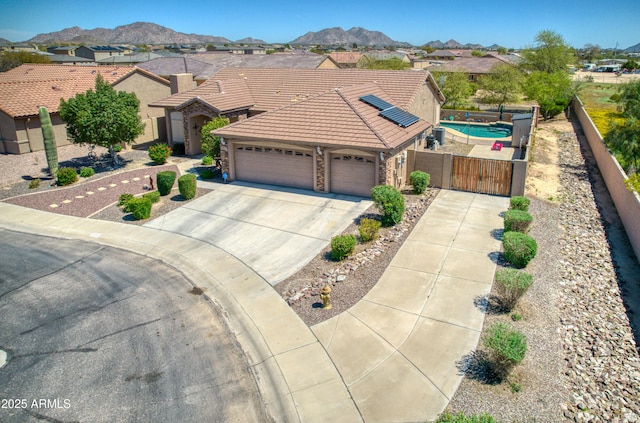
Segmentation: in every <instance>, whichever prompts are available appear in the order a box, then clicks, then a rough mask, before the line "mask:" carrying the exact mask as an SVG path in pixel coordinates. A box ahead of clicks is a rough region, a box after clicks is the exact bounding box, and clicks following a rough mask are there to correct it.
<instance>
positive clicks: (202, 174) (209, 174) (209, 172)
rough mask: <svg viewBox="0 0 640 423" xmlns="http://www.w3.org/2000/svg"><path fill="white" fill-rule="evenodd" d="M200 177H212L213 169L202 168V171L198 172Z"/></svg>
mask: <svg viewBox="0 0 640 423" xmlns="http://www.w3.org/2000/svg"><path fill="white" fill-rule="evenodd" d="M200 177H201V178H202V179H213V170H211V169H204V170H203V171H201V172H200Z"/></svg>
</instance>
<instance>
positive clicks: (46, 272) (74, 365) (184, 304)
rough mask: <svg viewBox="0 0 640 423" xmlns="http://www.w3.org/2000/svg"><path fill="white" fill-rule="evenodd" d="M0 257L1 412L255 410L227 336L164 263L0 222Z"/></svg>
mask: <svg viewBox="0 0 640 423" xmlns="http://www.w3.org/2000/svg"><path fill="white" fill-rule="evenodd" d="M0 263H1V265H0V316H1V317H0V326H1V327H2V330H0V349H2V350H4V351H6V352H7V359H8V361H7V363H6V365H5V366H4V367H2V368H0V379H1V380H2V384H1V386H0V398H2V399H3V400H8V399H10V400H13V401H12V402H11V403H3V406H2V408H0V421H13V422H17V421H33V418H34V417H35V418H37V419H40V420H47V421H92V422H112V421H264V420H265V415H264V409H263V405H262V401H261V398H260V395H259V393H258V389H257V386H256V383H255V381H254V378H253V375H252V374H251V372H250V370H249V368H248V365H247V362H246V359H245V357H244V355H243V354H242V351H241V349H240V347H239V346H238V345H237V343H236V340H235V338H234V336H233V335H232V334H231V333H230V332H229V330H228V328H227V327H226V325H225V324H224V323H223V321H222V320H221V319H220V317H219V316H218V314H217V311H216V310H215V309H214V306H213V304H212V303H211V302H210V301H208V300H207V299H206V296H204V295H198V294H199V293H198V291H197V290H196V291H191V290H192V288H193V286H192V285H191V284H190V282H189V281H188V280H187V279H186V278H185V277H184V275H182V274H181V273H179V272H178V271H177V270H175V269H174V268H172V267H170V266H167V265H166V264H164V263H162V262H159V261H157V260H154V259H151V258H148V257H144V256H140V255H138V254H134V253H130V252H126V251H123V250H120V249H117V248H112V247H106V246H102V245H99V244H95V243H90V242H83V241H75V240H74V241H72V240H62V239H56V238H49V237H43V236H38V235H30V234H24V233H18V232H12V231H8V230H2V229H0ZM0 365H1V363H0ZM16 399H17V400H19V401H17V402H16V401H15V400H16ZM34 401H35V402H34ZM43 401H44V402H43Z"/></svg>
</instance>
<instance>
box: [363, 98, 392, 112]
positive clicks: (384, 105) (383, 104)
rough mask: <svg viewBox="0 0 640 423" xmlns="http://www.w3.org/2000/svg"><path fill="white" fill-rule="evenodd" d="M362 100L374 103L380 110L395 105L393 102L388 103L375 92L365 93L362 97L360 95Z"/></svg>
mask: <svg viewBox="0 0 640 423" xmlns="http://www.w3.org/2000/svg"><path fill="white" fill-rule="evenodd" d="M360 100H362V101H364V102H365V103H367V104H370V105H372V106H373V107H375V108H377V109H378V110H385V109H389V108H391V107H393V104H391V103H388V102H386V101H384V100H383V99H381V98H380V97H377V96H375V95H373V94H367V95H363V96H362V97H360Z"/></svg>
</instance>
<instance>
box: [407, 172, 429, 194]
mask: <svg viewBox="0 0 640 423" xmlns="http://www.w3.org/2000/svg"><path fill="white" fill-rule="evenodd" d="M409 181H410V182H411V185H413V193H414V194H418V195H419V194H424V191H425V190H426V189H427V186H428V185H429V182H430V181H431V175H429V174H428V173H426V172H423V171H421V170H416V171H414V172H411V175H409Z"/></svg>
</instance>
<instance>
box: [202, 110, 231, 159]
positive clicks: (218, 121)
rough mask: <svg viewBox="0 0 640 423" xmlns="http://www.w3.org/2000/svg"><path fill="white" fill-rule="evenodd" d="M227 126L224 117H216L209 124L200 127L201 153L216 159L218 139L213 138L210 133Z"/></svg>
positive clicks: (218, 148)
mask: <svg viewBox="0 0 640 423" xmlns="http://www.w3.org/2000/svg"><path fill="white" fill-rule="evenodd" d="M228 124H229V119H228V118H226V117H224V116H216V117H214V118H213V119H211V120H210V121H209V122H207V123H205V124H204V125H202V129H201V130H200V135H201V136H202V152H203V153H204V154H205V155H207V156H211V157H218V156H219V155H220V137H214V136H213V135H211V131H214V130H216V129H218V128H222V127H223V126H227V125H228Z"/></svg>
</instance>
